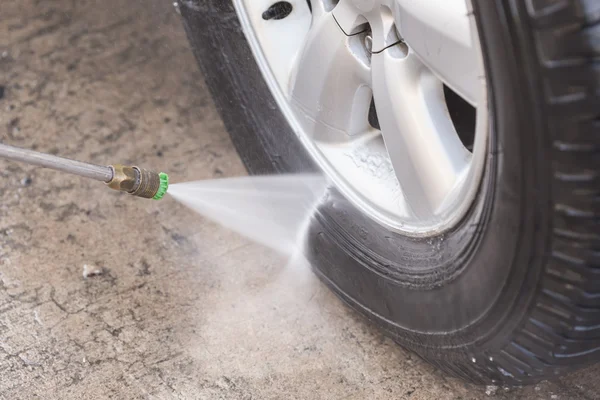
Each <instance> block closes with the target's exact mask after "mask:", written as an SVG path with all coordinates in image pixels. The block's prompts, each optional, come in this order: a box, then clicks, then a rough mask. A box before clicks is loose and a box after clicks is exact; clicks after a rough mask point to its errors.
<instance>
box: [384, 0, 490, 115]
mask: <svg viewBox="0 0 600 400" xmlns="http://www.w3.org/2000/svg"><path fill="white" fill-rule="evenodd" d="M394 17H395V19H396V26H397V28H398V31H399V32H400V35H401V37H402V39H403V40H405V41H406V43H407V44H408V45H409V46H410V48H411V49H412V50H413V51H414V52H415V53H417V54H418V56H419V57H420V58H421V61H422V62H423V63H424V64H425V65H427V66H428V67H429V68H430V69H431V70H432V71H433V72H434V73H435V74H436V75H437V76H438V77H439V78H440V79H441V80H442V81H444V83H445V84H446V85H448V86H449V87H450V88H452V89H453V90H454V91H455V92H457V93H458V94H460V95H461V96H462V97H463V98H464V99H465V100H467V101H468V102H469V103H471V104H472V105H473V106H476V105H477V102H478V97H479V93H480V88H479V85H480V77H481V75H482V72H481V71H482V67H481V65H480V62H479V57H478V53H477V49H476V48H475V46H473V40H472V38H471V22H472V21H471V13H470V12H469V10H468V8H467V5H466V1H465V0H395V10H394Z"/></svg>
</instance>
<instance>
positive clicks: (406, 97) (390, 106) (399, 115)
mask: <svg viewBox="0 0 600 400" xmlns="http://www.w3.org/2000/svg"><path fill="white" fill-rule="evenodd" d="M403 49H405V48H404V47H402V45H397V46H393V47H392V48H390V49H388V50H386V51H384V52H382V53H379V54H374V55H373V58H372V69H373V82H372V86H373V96H374V99H375V106H376V107H377V114H378V117H379V124H380V126H381V131H382V134H383V138H384V141H385V145H386V148H387V150H388V153H389V155H390V158H391V161H392V165H393V167H394V171H395V173H396V177H397V178H398V182H399V183H400V187H401V190H402V193H403V194H404V196H405V199H406V202H407V203H408V204H409V206H410V208H411V209H412V211H413V213H415V214H416V215H417V216H420V217H425V216H431V215H432V214H435V211H436V209H437V208H438V207H439V206H440V205H441V204H442V202H443V201H444V199H446V198H447V196H448V195H449V194H450V192H451V191H452V189H453V187H454V186H455V184H456V183H457V181H458V180H459V179H460V178H461V176H462V174H463V172H464V171H466V169H467V167H468V163H469V159H470V153H469V152H468V151H467V150H466V149H465V148H464V147H463V145H462V143H461V142H460V139H459V138H458V135H457V134H456V131H455V129H454V125H453V124H452V121H451V120H450V117H449V115H448V111H447V109H446V108H445V102H444V101H443V86H442V84H441V82H440V81H439V80H438V79H437V78H436V77H435V76H434V75H432V73H431V72H430V70H429V69H428V68H427V67H426V66H425V65H423V63H422V62H421V61H420V59H419V58H418V57H416V56H415V55H414V54H412V53H411V52H410V53H408V54H406V53H404V52H403Z"/></svg>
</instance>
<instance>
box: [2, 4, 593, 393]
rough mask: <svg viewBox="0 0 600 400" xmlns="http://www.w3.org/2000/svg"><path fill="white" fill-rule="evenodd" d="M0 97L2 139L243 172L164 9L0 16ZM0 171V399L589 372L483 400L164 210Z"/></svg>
mask: <svg viewBox="0 0 600 400" xmlns="http://www.w3.org/2000/svg"><path fill="white" fill-rule="evenodd" d="M0 86H1V87H0V132H1V135H2V136H1V140H2V141H5V142H7V143H11V144H15V145H20V146H25V147H32V148H37V149H39V150H43V151H50V152H53V153H60V154H62V155H65V156H71V157H77V158H80V159H82V160H89V161H92V162H95V163H98V164H107V163H112V162H125V163H127V162H136V163H139V164H140V165H144V166H149V167H153V168H157V169H161V170H165V171H168V172H169V174H170V175H171V178H172V180H173V181H189V180H197V179H206V178H214V177H221V176H239V175H244V174H245V171H244V168H243V166H242V165H241V163H240V161H239V159H238V157H237V155H236V153H235V151H234V149H233V148H232V146H231V143H230V141H229V138H228V136H227V134H226V132H225V130H224V129H223V126H222V124H221V122H220V120H219V117H218V115H217V113H216V112H215V109H214V107H213V105H212V103H211V99H210V97H209V95H208V93H207V91H206V89H205V87H204V85H203V83H202V77H201V75H200V74H199V72H198V70H197V67H196V65H195V61H194V59H193V57H192V55H191V53H190V51H189V49H188V45H187V42H186V40H185V37H184V33H183V31H182V28H181V25H180V21H179V18H178V15H177V14H175V13H174V12H173V10H172V8H171V2H170V1H158V0H153V1H149V0H145V1H143V0H135V1H127V2H124V1H119V0H96V1H91V0H82V1H71V0H55V1H47V2H40V1H35V0H2V1H1V2H0ZM0 175H1V177H2V181H1V183H0V398H3V399H30V398H44V399H68V398H77V399H81V398H90V399H91V398H94V399H97V398H123V399H134V398H166V399H169V398H186V399H191V398H206V399H221V398H222V399H281V398H286V399H292V398H298V399H312V398H315V399H316V398H318V399H340V398H344V399H389V398H394V399H411V400H416V399H419V400H425V399H436V400H442V399H481V398H497V399H594V398H598V395H596V393H599V390H598V389H599V388H600V383H598V382H597V381H596V378H595V377H597V376H598V372H599V369H598V368H593V369H588V370H586V371H583V372H581V373H578V374H576V375H573V376H570V377H567V378H563V379H560V380H558V381H555V382H552V383H549V382H544V383H541V384H539V385H537V386H535V387H528V388H513V389H508V388H499V389H498V390H497V391H496V392H495V393H492V392H491V391H489V390H488V393H487V394H486V388H480V387H473V386H469V385H465V384H463V383H462V382H460V381H458V380H455V379H451V378H448V377H446V376H445V375H444V374H443V373H441V372H439V371H437V370H436V369H434V368H432V367H430V366H428V365H427V364H425V363H423V362H422V361H420V360H419V359H418V358H417V357H416V356H414V355H412V354H410V353H408V352H406V351H404V350H402V349H401V348H399V347H397V346H396V345H394V344H393V343H392V342H391V341H390V340H388V339H386V338H384V337H383V336H382V335H381V334H380V333H379V332H377V331H376V330H375V329H373V328H372V327H370V326H369V325H368V324H365V323H364V322H363V321H362V320H361V319H360V318H358V317H357V316H356V315H355V314H354V313H353V312H351V311H349V310H348V309H347V308H346V307H344V306H343V305H342V304H341V303H340V301H338V300H337V299H336V298H335V297H334V296H333V295H332V294H331V293H329V291H328V290H327V289H326V288H325V287H324V286H323V285H321V284H320V283H319V282H318V281H317V280H316V279H315V277H313V275H312V274H311V273H310V271H309V269H308V268H307V267H306V266H305V265H297V266H295V267H294V268H290V267H289V266H286V265H287V263H286V260H284V259H282V258H281V257H279V256H277V255H275V254H274V253H272V252H270V251H269V250H267V249H265V248H262V247H260V246H258V245H255V244H252V243H250V242H249V241H247V240H245V239H243V238H241V237H239V236H237V235H235V234H232V233H230V232H229V231H227V230H226V229H224V228H221V227H218V226H216V225H214V224H212V223H209V222H207V221H206V220H203V219H202V218H201V217H199V216H196V215H195V214H193V213H191V212H190V211H189V210H187V209H185V208H183V207H182V206H180V205H178V204H176V203H175V202H174V201H172V200H170V199H167V200H165V201H163V202H156V203H155V202H149V201H145V200H141V199H134V198H130V197H127V196H124V195H120V194H118V193H113V192H111V191H109V190H105V189H103V188H102V187H100V186H99V185H98V184H95V183H94V182H87V181H85V180H82V179H78V178H75V177H70V176H64V175H60V174H58V173H54V172H51V171H47V170H42V169H38V168H32V167H29V166H25V165H18V164H14V163H6V162H0ZM85 264H87V265H90V266H95V267H96V268H99V269H101V272H102V274H101V275H98V276H92V277H88V278H87V279H84V277H83V276H82V272H83V266H84V265H85Z"/></svg>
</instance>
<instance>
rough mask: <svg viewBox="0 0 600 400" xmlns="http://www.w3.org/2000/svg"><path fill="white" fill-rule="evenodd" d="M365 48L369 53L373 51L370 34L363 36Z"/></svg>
mask: <svg viewBox="0 0 600 400" xmlns="http://www.w3.org/2000/svg"><path fill="white" fill-rule="evenodd" d="M365 48H366V49H367V51H368V52H369V53H371V52H373V38H372V37H371V35H367V36H365Z"/></svg>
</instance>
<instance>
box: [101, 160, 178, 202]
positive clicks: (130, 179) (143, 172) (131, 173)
mask: <svg viewBox="0 0 600 400" xmlns="http://www.w3.org/2000/svg"><path fill="white" fill-rule="evenodd" d="M110 168H111V170H112V179H111V180H110V181H108V182H106V184H107V185H108V187H110V188H111V189H114V190H119V191H121V192H127V193H129V194H131V195H133V196H138V197H144V198H147V199H154V200H160V199H161V198H162V197H163V196H164V195H165V193H166V192H167V189H168V187H169V177H168V175H167V174H165V173H163V172H161V173H157V172H154V171H149V170H147V169H144V168H140V167H130V166H126V165H120V164H115V165H111V166H110Z"/></svg>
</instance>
